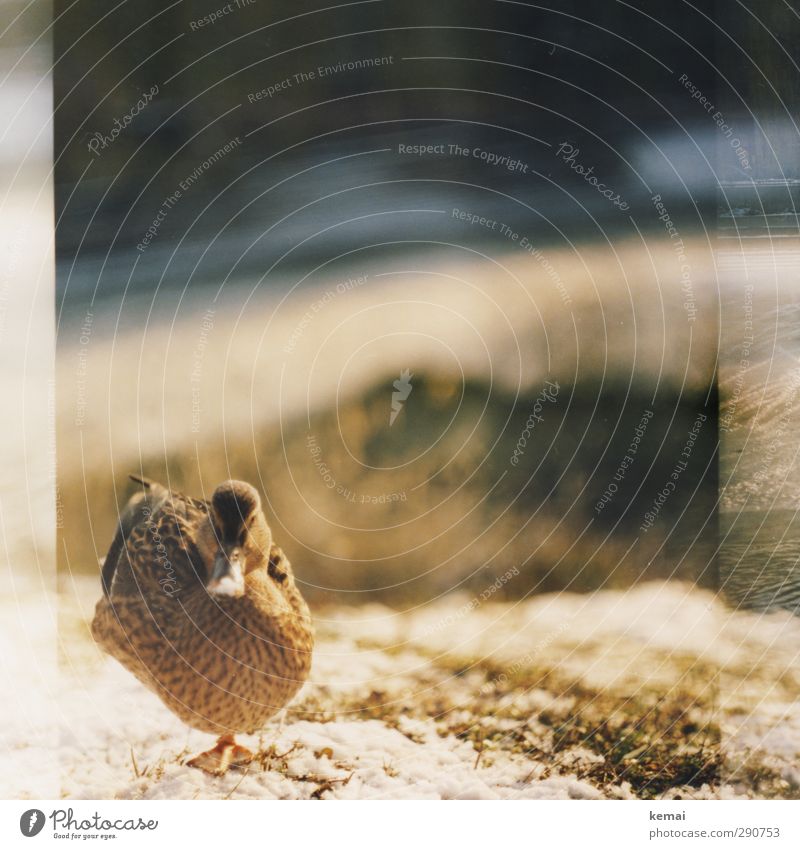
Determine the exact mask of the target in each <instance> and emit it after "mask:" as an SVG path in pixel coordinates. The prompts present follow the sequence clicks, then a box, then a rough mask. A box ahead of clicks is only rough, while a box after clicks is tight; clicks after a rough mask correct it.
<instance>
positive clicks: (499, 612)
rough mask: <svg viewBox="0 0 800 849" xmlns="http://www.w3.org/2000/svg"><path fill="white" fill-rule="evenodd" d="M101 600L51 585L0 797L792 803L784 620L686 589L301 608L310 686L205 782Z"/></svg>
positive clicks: (203, 742) (793, 662)
mask: <svg viewBox="0 0 800 849" xmlns="http://www.w3.org/2000/svg"><path fill="white" fill-rule="evenodd" d="M97 593H98V588H97V587H96V586H95V584H94V582H91V581H88V580H87V579H80V580H79V581H72V580H70V581H68V582H66V583H65V584H64V585H63V587H62V592H61V594H60V598H59V605H58V607H59V619H58V628H59V635H60V645H61V657H60V661H59V673H58V686H57V688H56V689H55V691H54V692H53V693H52V695H53V703H54V704H55V705H56V706H57V713H56V714H54V715H55V716H57V720H56V721H57V723H58V726H57V734H56V735H55V736H51V737H50V738H49V739H48V740H44V739H43V738H41V735H40V737H39V738H38V740H36V739H32V738H31V737H30V736H28V737H26V736H25V734H24V733H23V732H22V730H21V728H22V726H24V724H25V723H26V722H27V721H29V720H30V718H31V716H32V714H31V713H30V711H34V712H35V707H36V705H31V706H30V711H28V709H27V708H26V709H25V710H26V711H28V713H27V714H26V715H25V716H23V715H20V714H19V712H17V716H16V719H15V722H14V723H12V727H11V728H9V729H8V730H7V732H6V733H7V734H8V735H9V737H11V738H12V740H13V745H12V747H11V748H12V753H11V758H12V759H11V763H12V765H13V768H12V769H11V770H9V775H7V776H6V781H11V782H15V786H14V787H11V788H8V792H9V795H16V796H19V795H23V796H25V795H30V796H36V795H39V794H38V793H37V791H40V790H41V787H37V786H36V782H37V781H40V780H42V774H43V773H42V764H43V763H45V761H46V762H47V763H48V764H51V765H52V764H53V763H55V764H56V765H57V768H56V771H57V781H58V792H59V793H60V795H61V796H63V797H65V798H157V799H163V798H169V799H172V798H214V799H217V798H236V799H248V798H250V799H253V798H260V799H261V798H309V797H313V798H322V799H330V798H382V799H385V798H409V797H410V798H432V799H440V798H486V799H496V798H508V799H516V798H580V799H593V798H633V797H635V798H663V797H667V798H670V797H676V796H677V797H681V798H708V797H711V798H732V797H738V796H750V797H783V798H785V797H796V796H797V795H800V703H798V700H797V693H798V684H799V683H800V662H798V657H797V649H796V647H797V645H800V641H798V637H799V636H800V620H798V619H797V618H793V617H791V616H790V615H788V614H784V613H774V614H769V615H760V614H755V613H746V612H731V611H729V610H728V609H727V608H726V607H725V606H724V605H723V604H722V603H721V602H720V601H719V600H718V599H716V598H715V596H714V595H713V594H712V593H710V592H707V591H702V590H698V589H696V588H694V587H691V586H689V585H687V584H680V583H669V582H657V583H648V584H644V585H642V586H639V587H636V588H633V589H631V590H629V591H627V592H619V591H603V592H599V593H595V594H592V595H579V594H569V593H561V594H554V595H549V596H539V597H537V598H534V599H530V600H526V601H521V602H518V603H503V604H499V603H492V602H491V601H484V602H481V600H480V599H472V598H470V597H467V596H449V597H446V598H443V599H440V600H439V601H436V602H433V603H431V604H428V605H426V606H424V607H420V608H418V609H416V610H410V611H406V612H404V613H398V612H397V611H393V610H391V609H389V608H387V607H384V606H380V605H376V604H369V605H365V606H361V607H353V608H345V607H342V606H340V607H336V608H333V609H327V610H324V609H323V610H316V611H315V616H316V621H317V629H318V635H319V636H318V647H317V650H316V654H315V663H314V670H313V675H312V680H311V681H309V682H308V684H307V685H306V686H305V688H304V689H303V690H302V691H301V693H300V695H299V697H298V698H297V699H296V701H295V702H294V704H293V705H292V708H291V710H290V711H289V712H288V714H287V716H286V718H285V721H284V723H283V725H281V723H280V722H279V721H278V720H276V721H275V722H274V723H272V724H270V725H269V726H267V727H266V728H265V729H264V731H263V733H262V734H261V736H260V737H253V738H247V737H243V738H241V741H242V742H244V743H245V744H247V745H248V746H250V747H251V748H252V749H254V750H255V751H256V752H257V758H256V760H255V761H254V762H253V763H252V764H251V765H250V766H249V767H248V768H246V769H242V770H235V771H231V772H230V773H229V774H228V775H226V776H225V777H222V778H214V777H210V776H208V775H205V774H203V773H201V772H199V771H197V770H194V769H191V768H189V767H187V766H186V765H185V762H186V760H188V759H189V757H190V756H191V755H193V754H196V753H197V752H199V751H202V750H203V749H204V748H207V747H209V745H210V744H211V743H212V740H211V738H210V737H209V736H208V735H204V734H201V733H199V732H194V731H190V730H189V729H187V728H186V727H185V726H184V725H182V724H181V723H180V722H179V721H178V720H177V719H175V718H174V717H173V716H172V715H171V714H170V713H169V712H168V711H167V710H166V709H165V708H164V707H163V706H162V705H161V703H160V701H159V700H158V699H157V698H156V697H155V696H154V695H152V694H150V693H149V692H147V691H146V690H145V689H144V688H143V687H142V686H141V685H140V684H139V683H138V682H137V681H136V680H135V679H134V678H133V677H132V676H130V675H129V674H128V673H127V672H125V671H124V670H123V669H122V668H121V667H120V666H119V665H118V664H116V662H115V661H113V660H111V659H109V658H106V657H104V656H102V655H101V654H100V653H99V652H98V650H97V649H96V647H95V646H94V645H93V644H92V643H91V642H90V640H89V638H88V636H87V633H88V632H87V622H88V619H89V617H90V615H91V610H92V607H93V602H94V600H95V596H96V595H97ZM30 604H31V605H33V604H34V602H30ZM32 609H33V608H32V607H31V608H30V609H29V611H28V613H26V612H25V608H24V607H18V612H19V614H20V617H21V618H25V619H26V621H28V622H30V621H31V617H32V614H31V613H30V611H31V610H32ZM23 654H24V653H23ZM18 674H24V672H19V673H18ZM39 730H40V731H41V727H40V728H39ZM54 741H55V742H54ZM54 751H55V752H56V753H57V759H55V760H54V757H53V754H54Z"/></svg>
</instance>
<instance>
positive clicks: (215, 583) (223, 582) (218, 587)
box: [208, 548, 244, 598]
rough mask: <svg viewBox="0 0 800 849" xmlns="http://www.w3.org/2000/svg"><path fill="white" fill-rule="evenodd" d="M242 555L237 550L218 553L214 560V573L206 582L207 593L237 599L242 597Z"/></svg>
mask: <svg viewBox="0 0 800 849" xmlns="http://www.w3.org/2000/svg"><path fill="white" fill-rule="evenodd" d="M242 566H243V562H242V553H241V551H240V550H239V549H238V548H232V549H230V550H229V551H220V552H218V553H217V556H216V558H215V559H214V571H213V572H212V573H211V580H210V581H209V582H208V591H209V592H210V593H212V594H213V595H224V596H232V597H234V598H238V597H240V596H243V595H244V573H243V571H242Z"/></svg>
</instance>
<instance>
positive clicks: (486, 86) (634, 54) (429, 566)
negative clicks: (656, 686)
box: [55, 0, 800, 607]
mask: <svg viewBox="0 0 800 849" xmlns="http://www.w3.org/2000/svg"><path fill="white" fill-rule="evenodd" d="M762 11H763V10H762ZM57 13H58V16H57V26H56V28H55V57H56V65H57V68H58V69H59V73H58V75H57V76H56V80H55V88H56V110H55V138H56V151H57V156H56V168H55V179H56V221H57V313H56V322H57V338H58V348H59V357H58V366H57V369H58V375H57V387H58V389H57V407H58V446H59V449H58V450H59V493H58V503H59V517H60V523H61V542H62V544H61V545H60V546H59V549H58V552H59V557H60V558H61V564H62V566H63V567H64V568H66V569H68V570H70V571H76V572H84V573H94V572H96V571H97V561H98V558H99V557H102V556H103V555H104V553H105V550H106V548H107V545H108V543H109V541H110V538H111V536H112V534H113V530H114V525H115V522H116V516H117V512H118V510H119V508H120V506H121V505H122V504H123V503H124V501H125V500H126V498H127V496H128V495H129V493H130V486H131V485H130V483H129V482H128V481H127V474H128V473H129V472H136V473H143V474H145V475H148V476H151V477H154V478H157V479H160V480H164V481H165V482H167V483H168V484H169V485H170V486H171V487H173V488H176V489H180V490H186V491H188V492H190V493H192V494H193V495H196V496H206V497H207V496H208V495H209V493H210V492H211V491H212V490H213V488H214V486H215V485H216V484H217V483H218V482H219V481H220V480H222V479H225V478H228V477H238V478H244V479H247V480H250V481H252V482H254V483H255V484H256V485H257V486H258V487H259V489H260V490H261V491H262V492H263V494H264V496H265V499H266V503H267V507H268V514H269V519H270V521H271V523H272V524H273V526H274V530H275V535H276V537H277V539H278V540H279V541H280V542H281V544H282V545H283V547H284V548H285V549H286V551H287V552H288V553H289V555H290V557H291V559H292V560H293V561H294V562H295V563H296V566H297V571H298V574H299V576H300V578H301V580H302V581H303V582H304V585H305V587H306V592H307V593H308V595H309V597H310V598H311V599H312V600H313V601H316V602H323V601H342V600H347V601H349V602H353V603H358V602H359V601H363V600H365V599H366V598H372V597H375V598H380V599H381V600H382V601H385V602H387V603H389V604H392V605H397V606H400V607H403V606H406V605H411V604H416V603H418V602H420V601H422V600H425V599H430V598H433V597H437V596H438V595H440V594H442V593H446V592H448V591H451V590H454V589H456V588H464V587H470V588H473V589H480V588H482V587H484V586H486V585H487V584H491V583H492V581H494V580H495V579H496V578H497V577H498V576H499V575H502V574H504V573H505V572H506V571H507V569H508V568H509V567H510V566H517V567H519V569H520V576H519V577H517V578H515V580H513V581H510V582H508V583H506V584H504V585H503V586H502V588H501V589H500V590H499V591H498V592H499V597H523V596H526V595H528V594H529V593H532V592H541V591H550V590H562V589H575V590H579V591H587V590H593V589H599V588H602V587H605V586H630V585H631V584H633V583H636V582H637V581H639V580H641V579H643V578H648V577H671V576H677V577H682V578H687V579H690V580H692V581H697V582H699V583H701V584H703V585H706V586H716V585H717V580H718V568H719V564H718V558H717V547H718V512H717V504H718V486H719V475H720V468H719V464H718V433H717V409H718V397H717V390H716V374H717V369H718V360H717V355H718V350H719V341H718V340H719V334H720V295H719V291H720V287H719V269H718V267H717V263H716V261H715V256H714V254H713V251H714V249H715V248H718V247H720V246H722V247H723V248H724V247H725V245H727V244H728V243H729V240H730V237H731V236H733V242H734V243H735V245H736V249H737V250H740V249H741V245H743V244H745V240H746V239H750V240H760V239H761V240H763V239H764V238H765V237H766V238H772V237H773V235H776V234H777V236H780V237H781V238H785V239H789V240H791V237H792V236H793V235H794V234H795V233H796V230H797V227H796V217H795V216H794V215H793V209H794V205H793V197H794V191H795V190H794V185H795V183H794V181H795V180H796V179H797V177H798V176H800V175H799V174H798V173H797V163H796V161H794V158H793V157H790V156H789V155H788V151H789V150H790V149H791V145H792V144H793V141H792V130H793V127H792V126H791V121H790V119H789V117H788V115H787V113H786V110H785V108H783V107H785V103H786V102H787V99H788V98H790V97H791V96H792V95H794V94H795V93H796V92H794V90H793V87H796V84H797V81H796V78H795V77H790V76H789V75H788V74H785V73H784V74H782V73H781V72H780V68H779V67H778V65H780V63H782V62H783V63H788V62H790V61H791V57H790V56H789V54H788V53H787V52H786V49H785V48H784V47H783V46H782V45H780V44H779V45H778V47H780V49H775V44H774V41H775V38H776V37H777V36H776V35H774V34H775V33H784V34H785V38H786V39H787V42H788V40H789V39H790V33H791V32H794V31H795V30H796V26H797V23H796V20H795V19H794V18H793V17H792V16H791V15H790V13H789V12H788V11H787V10H782V9H780V8H778V6H777V4H776V5H775V7H774V8H772V9H770V10H768V11H767V12H764V14H766V15H767V16H769V15H772V16H773V17H774V20H769V21H767V22H766V23H765V25H764V27H761V28H759V27H753V26H749V25H748V20H749V19H748V17H747V16H746V15H740V16H738V17H737V20H731V21H728V20H726V21H725V34H724V35H722V34H721V32H720V29H719V27H718V25H717V22H716V21H714V20H711V19H710V18H708V17H707V16H706V14H705V13H704V12H702V11H698V10H695V9H693V8H692V7H690V6H688V5H681V6H679V7H675V8H671V9H670V11H669V15H668V16H665V13H664V9H663V8H662V7H661V6H660V5H659V4H656V3H645V4H644V5H639V6H637V8H633V7H631V6H629V5H627V4H624V3H615V4H604V5H603V6H601V7H598V8H596V9H587V8H585V4H580V3H577V2H575V3H566V4H559V6H558V8H557V9H556V8H553V9H547V8H544V7H532V6H527V5H525V4H518V3H505V2H458V3H450V2H445V3H441V4H428V3H416V2H411V3H405V2H404V3H399V2H398V3H395V2H383V0H375V1H374V2H373V0H370V1H369V2H360V3H355V4H349V5H348V6H346V7H341V8H340V7H332V8H328V7H324V6H322V4H314V3H301V4H299V5H298V4H296V3H291V4H290V3H271V4H266V3H261V2H251V3H244V2H241V3H238V4H237V3H232V4H228V5H226V6H223V7H219V6H217V5H215V4H213V3H211V4H209V3H203V4H193V5H191V6H189V5H188V4H175V5H172V6H168V7H166V8H164V7H163V6H161V5H159V4H155V3H149V2H145V3H138V4H136V5H135V6H133V5H132V4H125V5H122V6H119V7H116V8H115V9H113V10H111V11H106V10H103V11H100V10H96V9H89V8H88V7H86V6H85V4H81V3H78V4H71V5H66V4H64V5H63V6H57ZM721 14H722V15H723V16H724V14H725V13H724V12H723V13H721ZM731 17H733V16H732V15H731ZM722 41H725V42H726V43H725V44H723V43H722ZM729 42H730V43H729ZM732 42H735V43H736V44H739V45H740V47H732V46H731V43H732ZM745 49H746V50H747V52H748V55H756V56H759V57H762V58H764V61H765V62H769V63H772V65H774V66H775V67H772V68H771V69H770V70H771V73H770V75H769V79H770V80H771V81H772V80H778V81H779V82H778V84H777V85H778V88H775V84H774V83H772V82H771V87H770V88H767V87H766V86H765V85H764V84H763V79H761V77H760V76H759V75H760V74H761V71H754V70H752V69H748V68H745V67H744V66H743V64H742V61H741V55H740V54H741V51H742V50H745ZM781 51H783V52H781ZM787 67H788V65H787ZM762 76H763V74H762ZM784 80H785V89H780V85H783V81H784ZM748 98H749V99H748ZM754 107H758V112H757V113H756V112H754V111H753V110H754ZM726 240H728V241H726ZM398 381H399V383H397V382H398ZM554 386H557V390H553V389H552V387H554ZM398 387H399V388H398ZM548 387H550V388H551V389H550V395H548V394H547V392H546V391H545V390H547V388H548ZM543 392H544V393H545V394H544V396H543V395H542V393H543ZM553 392H556V393H557V394H553ZM393 405H394V406H393ZM723 473H724V469H723Z"/></svg>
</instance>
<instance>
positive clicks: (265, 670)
mask: <svg viewBox="0 0 800 849" xmlns="http://www.w3.org/2000/svg"><path fill="white" fill-rule="evenodd" d="M133 480H135V481H137V482H138V483H140V484H141V486H142V491H141V492H139V493H137V494H136V495H134V497H133V498H131V499H130V501H129V502H128V504H127V506H126V508H125V510H124V511H123V513H122V515H121V516H120V522H119V527H118V529H117V533H116V536H115V537H114V540H113V542H112V543H111V548H110V549H109V551H108V555H107V557H106V559H105V562H104V564H103V570H102V582H103V590H104V594H103V597H102V598H101V599H100V601H99V602H98V603H97V608H96V610H95V616H94V621H93V622H92V634H93V635H94V638H95V640H96V641H97V642H98V643H99V644H100V645H101V646H102V647H103V649H104V650H105V651H106V652H108V653H109V654H110V655H111V656H112V657H114V658H116V659H117V660H118V661H119V662H120V663H121V664H122V665H123V666H124V667H125V668H126V669H127V670H129V671H130V672H132V673H133V674H134V675H135V676H136V677H137V678H138V679H139V680H140V681H141V682H142V683H143V684H145V685H146V686H147V687H149V688H150V689H151V690H152V691H153V692H155V693H156V694H157V695H158V696H159V697H160V698H161V700H162V701H163V702H164V704H165V705H166V706H167V707H168V708H169V709H170V710H171V711H172V712H173V713H175V714H176V715H177V716H179V717H180V718H181V719H182V720H183V721H184V722H185V723H186V724H187V725H190V726H192V727H193V728H197V729H199V730H201V731H207V732H209V733H212V734H216V735H217V736H218V738H219V739H218V741H217V745H216V746H215V747H214V748H213V749H211V750H210V751H208V752H204V753H203V754H201V755H198V756H197V757H196V758H193V759H192V760H191V761H189V764H190V765H191V766H196V767H199V768H201V769H204V770H206V771H207V772H211V773H214V774H222V773H224V772H225V771H226V770H227V768H228V767H229V766H231V765H233V764H243V763H247V762H248V761H249V760H251V759H252V757H253V755H252V753H250V752H249V751H248V750H247V749H245V748H243V747H241V746H238V745H237V744H236V742H235V740H234V734H236V733H237V732H240V733H247V734H251V733H253V732H255V731H258V730H259V729H260V728H262V727H263V725H264V723H265V722H266V721H267V720H268V719H269V718H270V717H271V716H273V715H274V714H276V713H277V712H278V711H280V710H281V709H282V708H283V707H284V706H285V705H287V704H288V703H289V701H290V700H291V699H292V698H293V697H294V695H295V694H296V693H297V691H298V690H299V689H300V687H301V686H302V685H303V682H304V681H305V680H306V679H307V678H308V673H309V670H310V668H311V652H312V649H313V644H314V634H313V628H312V625H311V617H310V614H309V612H308V607H307V606H306V603H305V601H304V600H303V597H302V596H301V595H300V592H299V590H298V589H297V587H296V586H295V581H294V576H293V574H292V568H291V566H290V564H289V561H288V560H287V559H286V557H285V555H284V554H283V552H282V551H281V549H280V548H278V546H276V545H274V544H273V542H272V533H271V531H270V528H269V525H268V524H267V521H266V519H265V517H264V513H263V511H262V509H261V500H260V498H259V495H258V493H257V492H256V490H255V489H254V488H253V487H252V486H250V484H247V483H244V482H242V481H226V482H225V483H222V484H220V485H219V486H218V487H217V488H216V490H215V491H214V494H213V495H212V497H211V501H210V502H207V501H199V500H197V499H194V498H189V497H188V496H186V495H182V494H179V493H176V492H172V491H170V490H168V489H166V488H165V487H163V486H161V485H160V484H157V483H153V482H151V481H147V480H144V479H140V478H135V477H134V478H133Z"/></svg>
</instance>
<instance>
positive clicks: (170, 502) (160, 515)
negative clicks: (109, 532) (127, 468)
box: [102, 475, 209, 597]
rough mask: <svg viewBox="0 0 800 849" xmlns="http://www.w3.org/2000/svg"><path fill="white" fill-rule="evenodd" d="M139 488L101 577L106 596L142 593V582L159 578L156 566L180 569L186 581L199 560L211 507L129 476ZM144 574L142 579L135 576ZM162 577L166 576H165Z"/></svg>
mask: <svg viewBox="0 0 800 849" xmlns="http://www.w3.org/2000/svg"><path fill="white" fill-rule="evenodd" d="M130 478H131V480H133V481H135V482H136V483H138V484H140V485H141V487H142V490H141V492H137V493H136V494H135V495H133V496H132V497H131V498H130V499H129V501H128V503H127V505H126V507H125V509H124V510H123V511H122V513H121V514H120V518H119V523H118V525H117V531H116V533H115V534H114V539H113V540H112V542H111V547H110V548H109V550H108V554H107V555H106V558H105V562H104V564H103V571H102V583H103V590H104V591H105V594H106V596H108V597H110V596H111V595H112V592H113V593H114V594H115V595H117V596H119V595H128V594H129V593H130V592H136V591H137V590H136V588H137V587H139V588H141V582H140V581H139V580H138V578H144V579H146V577H147V575H148V574H152V573H153V572H154V563H155V562H156V561H158V562H169V563H170V564H171V563H173V562H174V563H175V564H176V567H178V568H179V569H180V571H181V572H184V573H186V574H185V575H184V577H189V575H190V574H191V576H192V577H194V566H193V565H192V563H191V562H190V558H191V559H193V560H195V561H196V560H197V559H198V557H197V556H193V555H196V551H195V550H194V530H195V529H196V527H197V525H198V524H199V522H200V521H202V520H204V519H205V517H206V516H207V515H208V508H209V505H208V503H207V502H205V501H201V500H200V499H196V498H191V497H190V496H187V495H183V494H182V493H179V492H173V491H170V490H168V489H167V488H166V487H165V486H162V485H161V484H160V483H156V482H155V481H151V480H148V479H147V478H142V477H139V476H137V475H130ZM134 573H140V574H138V575H137V574H134ZM161 577H163V576H161Z"/></svg>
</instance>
